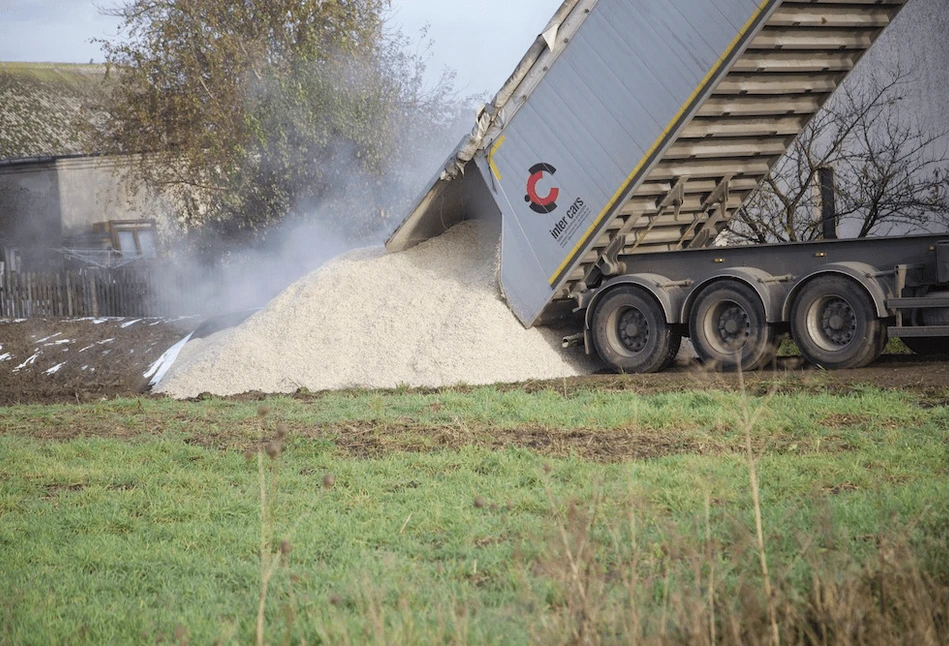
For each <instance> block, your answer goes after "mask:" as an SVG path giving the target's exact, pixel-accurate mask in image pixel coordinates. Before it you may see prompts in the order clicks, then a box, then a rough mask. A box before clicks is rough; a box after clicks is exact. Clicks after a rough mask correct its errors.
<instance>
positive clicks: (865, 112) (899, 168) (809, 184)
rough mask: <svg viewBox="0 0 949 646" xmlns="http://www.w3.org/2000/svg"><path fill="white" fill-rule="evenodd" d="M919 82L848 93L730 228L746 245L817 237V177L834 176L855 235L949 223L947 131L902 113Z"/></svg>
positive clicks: (895, 80)
mask: <svg viewBox="0 0 949 646" xmlns="http://www.w3.org/2000/svg"><path fill="white" fill-rule="evenodd" d="M912 80H913V79H912V76H911V75H910V74H908V73H906V72H903V71H901V70H899V69H893V70H888V71H884V72H883V73H882V74H877V75H874V76H872V77H870V78H869V81H868V82H867V83H865V84H864V85H862V86H859V87H856V88H854V87H850V86H845V87H844V88H842V89H841V91H840V92H838V93H837V94H835V95H834V96H833V97H832V98H831V100H830V101H829V102H828V104H827V105H826V106H825V108H824V109H823V110H822V111H821V112H820V113H818V115H817V116H816V117H815V118H814V119H813V120H812V121H811V122H810V123H809V124H808V126H807V127H806V128H805V129H804V131H803V132H802V134H801V135H800V136H799V137H798V138H797V140H796V141H795V142H794V143H793V144H792V146H791V147H790V149H789V150H788V152H787V154H786V155H785V156H784V157H783V158H782V159H781V160H780V161H779V162H778V163H777V164H776V165H775V167H774V168H773V170H772V172H771V173H770V174H769V175H768V176H767V177H766V178H765V180H764V181H763V182H762V184H761V186H760V187H759V189H758V191H756V192H755V193H754V194H753V195H752V196H751V197H750V198H749V199H748V200H747V201H746V203H745V204H744V206H743V207H742V208H741V209H740V210H739V211H738V213H737V214H736V217H735V218H734V219H733V220H732V222H731V223H730V225H729V237H730V238H731V239H732V240H738V241H742V242H760V243H766V242H782V241H798V240H814V239H817V238H819V237H820V236H821V234H822V227H821V222H820V218H819V217H818V215H817V213H818V211H819V208H820V200H819V192H818V191H817V190H816V184H817V178H818V171H819V170H820V169H821V168H823V167H831V168H833V169H834V171H835V182H836V206H837V214H838V218H839V222H840V227H841V230H842V233H843V234H844V235H847V236H848V237H853V236H856V237H865V236H868V235H887V234H892V233H908V232H913V231H916V232H919V231H924V230H928V229H936V230H945V229H946V228H947V226H949V153H947V151H946V149H945V142H946V141H947V140H949V129H944V130H935V131H930V130H926V129H924V128H921V127H920V126H918V125H917V124H915V123H913V122H912V121H911V120H910V119H909V118H908V115H905V114H903V113H901V111H900V101H901V99H902V96H903V95H904V93H906V92H908V91H912Z"/></svg>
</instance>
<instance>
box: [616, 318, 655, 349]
mask: <svg viewBox="0 0 949 646" xmlns="http://www.w3.org/2000/svg"><path fill="white" fill-rule="evenodd" d="M618 328H619V338H620V341H621V342H622V343H623V345H624V346H625V347H626V349H628V350H630V351H632V352H642V350H643V348H645V347H646V343H647V342H648V341H649V323H648V322H647V321H646V317H645V316H643V313H642V312H640V311H639V310H636V309H629V310H626V311H625V312H623V314H622V316H620V320H619V324H618Z"/></svg>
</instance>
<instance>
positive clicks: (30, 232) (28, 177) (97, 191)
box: [0, 157, 166, 270]
mask: <svg viewBox="0 0 949 646" xmlns="http://www.w3.org/2000/svg"><path fill="white" fill-rule="evenodd" d="M122 164H123V160H120V159H116V158H109V157H67V158H59V159H57V160H50V161H32V162H30V161H23V162H18V163H14V164H7V165H3V166H0V237H2V238H3V244H4V245H5V246H7V247H11V246H13V247H19V248H20V249H21V257H22V260H23V265H24V269H28V270H30V269H37V270H39V269H47V268H50V269H54V268H58V267H60V266H61V265H62V259H63V256H62V254H61V253H60V252H58V251H56V250H57V249H59V248H61V247H62V245H63V238H64V237H70V236H77V235H82V234H90V233H92V225H93V224H94V223H96V222H104V221H107V220H135V219H150V218H154V219H161V218H162V217H163V216H164V215H165V212H166V207H165V205H164V202H163V201H162V200H161V199H157V198H155V197H153V196H151V195H149V194H148V192H147V191H145V190H143V189H141V188H140V187H138V186H137V185H136V184H135V183H134V182H132V181H130V180H129V178H128V173H127V172H126V171H125V170H123V167H122Z"/></svg>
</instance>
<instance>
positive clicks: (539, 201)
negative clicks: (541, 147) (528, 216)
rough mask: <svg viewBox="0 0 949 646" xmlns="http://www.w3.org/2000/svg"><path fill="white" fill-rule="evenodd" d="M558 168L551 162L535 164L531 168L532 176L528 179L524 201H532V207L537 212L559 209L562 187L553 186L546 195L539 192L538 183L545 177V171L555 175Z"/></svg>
mask: <svg viewBox="0 0 949 646" xmlns="http://www.w3.org/2000/svg"><path fill="white" fill-rule="evenodd" d="M556 172H557V169H556V168H554V167H553V166H551V165H550V164H534V165H533V166H531V168H530V173H531V174H530V177H529V178H528V179H527V195H525V196H524V201H525V202H528V203H530V207H531V209H532V210H533V211H534V212H536V213H542V214H543V213H553V212H554V211H555V210H556V209H557V198H558V197H560V189H559V188H557V187H553V188H551V189H550V192H549V193H547V195H545V196H544V197H541V196H540V195H538V194H537V183H538V182H539V181H540V180H542V179H543V178H544V173H549V174H550V175H553V174H554V173H556Z"/></svg>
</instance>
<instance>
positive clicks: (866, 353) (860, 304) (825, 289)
mask: <svg viewBox="0 0 949 646" xmlns="http://www.w3.org/2000/svg"><path fill="white" fill-rule="evenodd" d="M791 336H792V337H793V338H794V341H795V343H797V347H798V348H799V349H800V350H801V354H802V355H803V356H804V358H805V359H807V360H808V361H810V362H811V363H813V364H814V365H817V366H820V367H821V368H827V369H829V370H834V369H840V368H860V367H863V366H865V365H867V364H869V363H871V362H873V361H874V360H875V359H876V358H877V357H879V356H880V354H881V353H882V352H883V348H884V347H885V346H886V326H885V325H884V323H883V320H882V319H879V318H877V312H876V307H875V306H874V304H873V301H872V300H871V298H870V295H869V294H868V293H867V291H866V290H865V289H864V288H863V287H862V286H860V285H859V284H858V283H857V282H856V281H854V280H853V279H851V278H847V277H845V276H837V275H829V276H818V277H817V278H814V279H813V280H811V281H810V282H809V283H807V284H806V285H805V286H804V287H803V288H802V289H801V292H800V293H799V294H798V296H797V298H796V299H795V300H794V305H793V306H792V308H791Z"/></svg>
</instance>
